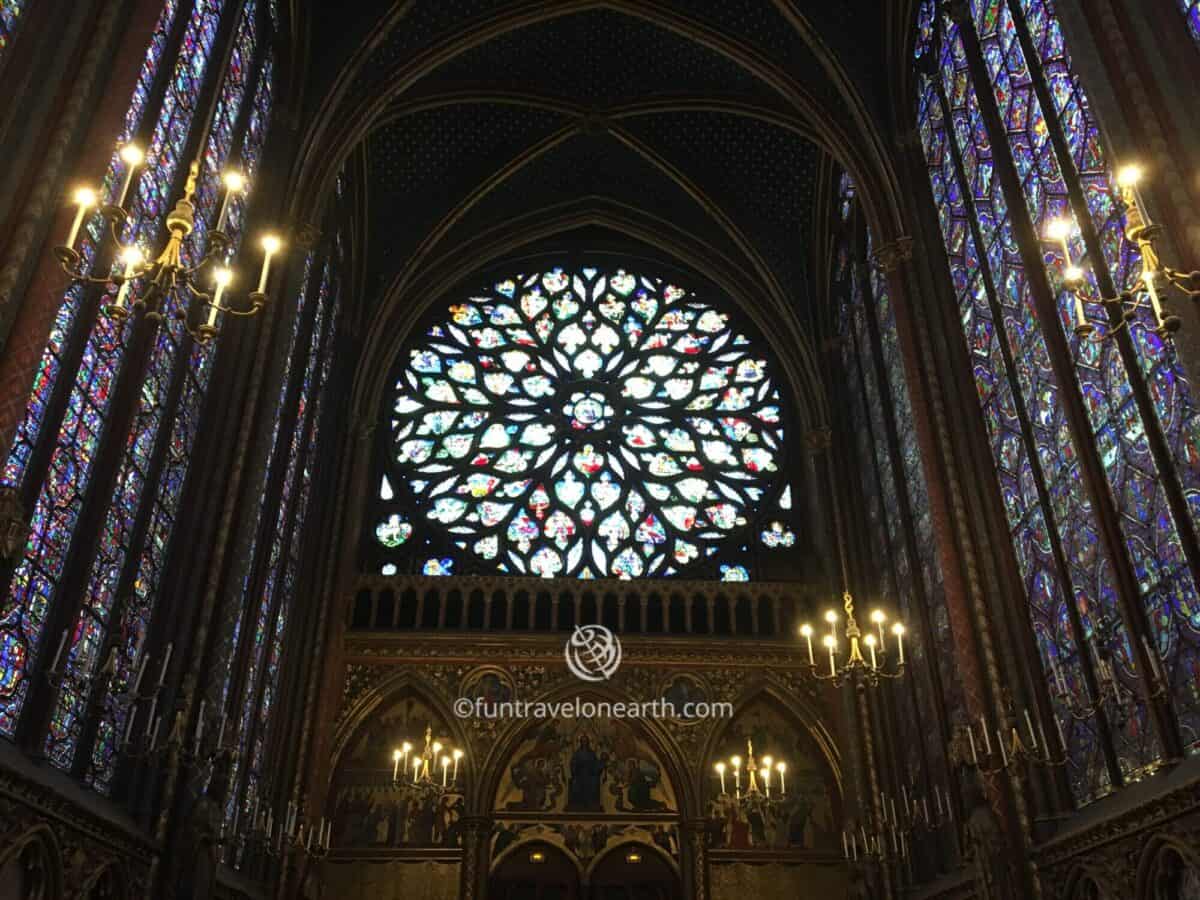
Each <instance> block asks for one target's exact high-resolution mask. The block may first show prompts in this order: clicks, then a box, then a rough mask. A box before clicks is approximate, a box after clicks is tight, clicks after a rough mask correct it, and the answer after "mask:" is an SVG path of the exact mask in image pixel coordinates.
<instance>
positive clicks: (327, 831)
mask: <svg viewBox="0 0 1200 900" xmlns="http://www.w3.org/2000/svg"><path fill="white" fill-rule="evenodd" d="M332 834H333V819H330V820H329V821H327V822H326V823H325V849H326V850H328V849H329V838H330V837H331V836H332Z"/></svg>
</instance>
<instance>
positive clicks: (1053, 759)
mask: <svg viewBox="0 0 1200 900" xmlns="http://www.w3.org/2000/svg"><path fill="white" fill-rule="evenodd" d="M1022 712H1023V719H1024V724H1025V732H1024V734H1023V733H1022V731H1021V728H1020V724H1019V722H1018V720H1017V716H1016V713H1015V712H1010V714H1009V715H1008V716H1007V717H1005V718H1004V720H1003V721H1002V723H1001V725H1000V727H998V728H997V729H996V731H995V734H994V735H993V734H992V733H991V732H990V731H989V730H988V727H987V721H986V720H985V719H984V717H983V716H980V717H979V728H980V737H979V738H978V739H977V738H976V737H975V728H974V725H972V724H970V723H968V724H967V725H966V726H965V727H964V728H961V729H958V730H957V731H956V733H955V735H954V737H953V738H952V739H951V742H950V748H949V750H950V753H949V755H950V760H951V762H952V763H953V764H957V765H962V766H968V767H971V768H975V769H977V770H978V771H979V773H980V774H981V775H995V774H997V773H999V772H1003V771H1004V770H1005V769H1007V768H1009V767H1010V766H1019V765H1020V764H1021V763H1024V762H1028V763H1030V764H1032V765H1035V766H1046V767H1049V768H1058V767H1061V766H1065V765H1066V764H1067V762H1068V761H1069V760H1068V756H1067V740H1066V736H1065V735H1064V734H1063V730H1062V723H1061V722H1060V721H1059V720H1058V717H1057V716H1055V717H1054V724H1055V729H1056V731H1057V737H1058V746H1057V747H1055V746H1053V745H1052V744H1051V743H1050V741H1049V740H1047V739H1046V730H1045V729H1044V728H1043V727H1042V723H1041V720H1040V718H1039V717H1038V716H1037V715H1036V710H1035V711H1034V714H1032V715H1031V713H1030V710H1029V709H1028V707H1027V708H1025V709H1024V710H1023V711H1022ZM1035 719H1038V724H1037V730H1036V733H1035V731H1034V724H1033V723H1034V720H1035Z"/></svg>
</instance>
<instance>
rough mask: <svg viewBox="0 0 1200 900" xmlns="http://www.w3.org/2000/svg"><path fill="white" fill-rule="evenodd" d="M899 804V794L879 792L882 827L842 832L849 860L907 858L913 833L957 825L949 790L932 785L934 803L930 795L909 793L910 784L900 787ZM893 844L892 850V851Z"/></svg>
mask: <svg viewBox="0 0 1200 900" xmlns="http://www.w3.org/2000/svg"><path fill="white" fill-rule="evenodd" d="M900 801H901V802H900V804H897V803H896V796H895V795H892V796H890V797H889V796H888V794H887V793H886V792H884V791H880V793H879V808H880V827H879V828H878V829H868V828H867V827H866V826H865V825H858V826H857V827H854V826H853V825H851V827H850V828H848V829H843V831H842V853H843V855H844V857H845V858H846V859H847V860H848V861H850V862H864V861H866V862H871V861H883V860H887V859H889V858H892V859H907V858H908V853H909V845H910V844H911V843H912V839H913V837H914V836H919V835H922V834H933V833H935V832H938V831H940V830H941V829H943V828H945V827H947V826H952V825H953V824H954V806H953V801H952V800H951V797H950V791H949V790H947V791H943V790H942V789H941V786H940V785H936V784H935V785H934V786H933V805H932V806H931V805H930V803H929V797H928V795H921V794H918V793H917V792H916V790H915V788H914V790H913V791H912V792H911V793H910V792H909V790H908V786H907V785H901V786H900ZM889 847H890V851H889Z"/></svg>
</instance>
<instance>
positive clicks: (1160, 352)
mask: <svg viewBox="0 0 1200 900" xmlns="http://www.w3.org/2000/svg"><path fill="white" fill-rule="evenodd" d="M970 6H971V11H972V14H973V16H972V21H971V22H969V23H966V24H964V26H963V27H965V28H971V29H972V34H971V35H970V36H971V37H973V38H974V39H975V40H977V41H978V46H979V53H980V57H981V58H980V60H979V64H980V65H981V66H982V68H983V70H985V71H986V72H987V73H988V78H989V84H987V85H985V86H983V88H982V90H985V91H987V92H988V95H989V96H986V97H985V99H986V100H987V101H989V102H994V104H995V106H996V107H997V110H998V113H999V117H1000V120H1001V121H1002V122H1003V123H1004V124H1005V133H1003V134H999V135H997V134H994V133H992V132H991V131H990V130H989V127H988V125H987V117H986V116H985V114H984V112H983V109H982V107H981V102H982V101H981V98H980V96H979V94H978V93H977V91H978V90H980V86H979V85H976V84H975V83H974V80H973V77H972V65H971V59H970V57H969V56H968V53H969V52H972V51H969V50H968V44H969V42H968V41H967V40H965V39H964V35H963V33H962V32H960V30H959V25H957V24H956V23H955V22H953V21H952V20H951V19H950V17H949V16H948V15H946V14H944V13H942V14H938V13H936V12H935V4H934V3H932V2H926V3H924V4H923V5H922V10H921V13H920V16H919V22H918V28H919V33H918V53H919V54H924V55H925V57H926V59H927V60H929V61H930V62H931V65H927V66H921V67H919V69H920V72H919V74H918V84H919V90H918V98H917V116H918V120H919V125H920V130H921V140H922V145H923V148H924V151H925V157H926V161H927V163H928V173H929V178H930V184H931V186H932V189H933V199H934V201H935V204H936V205H937V208H938V211H939V217H940V222H941V229H942V234H943V238H944V241H945V246H946V251H947V256H948V258H949V262H950V270H951V276H952V281H953V284H954V287H955V291H956V294H957V297H958V303H959V311H960V318H961V321H962V322H963V328H964V337H965V338H966V340H967V345H968V350H969V352H970V354H971V359H972V364H973V367H974V372H975V382H976V389H977V393H978V395H979V402H980V405H981V408H982V411H983V414H984V421H985V424H986V426H987V430H988V434H989V437H990V440H991V443H992V447H993V454H994V459H995V463H996V472H997V477H998V478H999V481H1000V489H1001V494H1002V497H1003V499H1004V508H1005V511H1006V513H1007V516H1008V521H1009V526H1010V528H1011V531H1012V538H1013V545H1014V548H1015V550H1016V557H1017V562H1018V565H1019V567H1020V569H1021V572H1022V575H1023V577H1024V580H1025V586H1026V592H1027V596H1028V599H1029V604H1030V606H1029V608H1030V618H1031V622H1032V625H1033V630H1034V634H1035V637H1036V641H1037V644H1038V647H1039V649H1040V651H1041V653H1042V657H1043V665H1044V668H1045V671H1046V675H1047V677H1048V678H1049V679H1050V682H1051V691H1050V693H1051V696H1052V698H1053V703H1054V706H1055V709H1054V713H1055V715H1056V717H1057V718H1058V719H1059V721H1060V723H1061V724H1062V726H1063V729H1064V731H1065V734H1066V738H1067V743H1068V752H1069V755H1070V758H1071V760H1072V762H1073V764H1072V765H1071V766H1070V767H1069V768H1068V773H1069V775H1070V777H1071V781H1072V786H1073V789H1074V792H1075V795H1076V797H1077V798H1078V799H1079V800H1081V801H1086V800H1090V799H1094V798H1096V797H1098V796H1101V795H1102V794H1104V793H1106V792H1107V791H1108V790H1110V789H1111V780H1110V776H1109V772H1108V768H1107V766H1106V765H1105V763H1104V754H1103V753H1102V748H1101V745H1100V737H1099V734H1100V731H1099V728H1098V725H1097V722H1096V718H1095V715H1094V714H1091V713H1088V714H1085V715H1072V714H1071V710H1070V709H1068V707H1067V698H1069V697H1075V698H1085V697H1086V696H1087V690H1086V688H1085V686H1084V684H1085V682H1084V671H1083V670H1084V667H1085V666H1086V665H1088V664H1089V662H1090V659H1089V657H1094V656H1095V654H1096V653H1097V651H1100V652H1102V653H1103V654H1104V655H1105V656H1106V657H1107V656H1109V655H1111V657H1112V659H1113V660H1114V662H1113V667H1114V669H1115V670H1116V672H1117V677H1118V678H1119V679H1120V680H1121V682H1122V683H1123V684H1124V685H1125V686H1126V687H1127V688H1130V689H1131V690H1132V692H1133V695H1134V697H1133V698H1132V699H1131V700H1130V702H1128V703H1122V704H1114V703H1112V702H1110V703H1109V704H1108V708H1107V709H1106V710H1105V714H1106V716H1107V717H1108V719H1109V724H1110V725H1111V728H1112V731H1113V734H1114V738H1115V741H1116V745H1117V746H1116V747H1115V756H1116V758H1118V759H1119V760H1120V766H1121V768H1122V770H1123V772H1124V773H1125V774H1132V773H1133V772H1136V771H1137V770H1139V769H1141V768H1144V767H1146V766H1148V765H1151V764H1153V763H1154V761H1155V760H1156V759H1157V758H1158V756H1159V754H1160V753H1161V748H1160V746H1159V744H1158V741H1157V738H1156V735H1155V733H1154V731H1153V728H1152V727H1151V723H1150V722H1149V719H1148V716H1147V710H1146V708H1145V705H1144V703H1143V702H1142V701H1141V700H1140V699H1139V698H1138V695H1139V689H1138V687H1137V684H1136V681H1137V677H1138V676H1137V673H1136V672H1135V671H1134V668H1133V663H1132V645H1131V643H1130V638H1129V635H1128V634H1127V632H1126V631H1125V626H1124V622H1123V620H1122V617H1121V612H1120V608H1119V600H1118V596H1117V591H1116V586H1115V584H1114V578H1113V574H1112V567H1111V564H1110V561H1109V560H1108V559H1106V558H1105V554H1104V552H1103V549H1102V547H1103V545H1102V541H1101V536H1100V534H1099V532H1098V527H1099V526H1098V523H1097V522H1096V515H1095V512H1094V510H1093V508H1092V504H1091V501H1090V500H1089V497H1088V494H1087V492H1086V491H1085V490H1084V489H1083V483H1084V482H1083V478H1082V474H1081V471H1080V463H1079V459H1080V455H1081V454H1082V453H1092V452H1095V453H1097V455H1098V457H1099V460H1100V462H1101V465H1102V466H1103V469H1104V471H1105V474H1106V475H1107V476H1108V479H1109V483H1110V488H1111V491H1112V497H1113V500H1114V501H1115V503H1116V505H1117V508H1118V511H1119V513H1120V518H1121V526H1122V529H1123V530H1124V532H1125V538H1126V549H1127V552H1128V553H1129V556H1130V558H1131V560H1132V561H1133V565H1134V568H1135V570H1136V572H1137V573H1138V578H1139V582H1140V585H1141V588H1142V596H1141V597H1140V598H1129V599H1130V600H1132V601H1133V602H1135V603H1141V604H1143V605H1144V607H1145V608H1146V610H1147V612H1148V613H1149V614H1150V617H1151V618H1154V617H1156V616H1162V613H1163V611H1164V610H1166V609H1169V608H1170V607H1171V605H1172V604H1173V603H1177V604H1180V605H1182V606H1183V607H1184V608H1187V606H1188V604H1189V603H1191V608H1192V609H1194V608H1195V605H1194V599H1189V598H1194V597H1195V590H1194V586H1193V585H1192V583H1191V578H1190V575H1189V573H1188V570H1187V566H1186V562H1185V561H1184V560H1183V558H1182V553H1181V552H1180V551H1179V549H1178V548H1179V538H1178V534H1177V532H1176V528H1175V523H1174V522H1173V521H1172V519H1171V517H1170V512H1169V510H1168V509H1167V507H1166V503H1165V499H1164V496H1163V488H1162V482H1161V476H1160V473H1159V472H1158V471H1157V470H1156V467H1155V464H1154V461H1153V459H1152V458H1151V456H1150V453H1149V448H1148V444H1147V439H1146V436H1145V433H1144V428H1143V425H1142V422H1141V420H1140V419H1139V416H1138V410H1137V408H1136V405H1135V402H1134V399H1133V397H1132V392H1131V388H1130V385H1129V381H1128V378H1127V374H1126V372H1125V371H1124V369H1123V367H1122V363H1121V359H1120V355H1119V352H1118V349H1117V348H1116V347H1115V346H1114V345H1113V344H1112V343H1111V342H1110V343H1106V344H1103V345H1096V344H1090V343H1087V342H1083V341H1080V340H1078V339H1077V338H1076V337H1075V335H1074V331H1073V324H1074V322H1073V319H1072V313H1073V306H1072V303H1073V299H1072V297H1071V296H1070V295H1069V294H1068V293H1067V292H1065V291H1064V292H1062V293H1061V294H1060V296H1059V297H1058V305H1059V309H1060V311H1061V316H1060V321H1058V322H1049V323H1046V322H1040V321H1039V320H1038V318H1037V315H1036V310H1035V307H1034V300H1033V296H1032V288H1031V286H1030V284H1029V281H1028V278H1029V273H1030V267H1031V266H1033V267H1036V266H1043V265H1046V264H1047V263H1054V264H1061V262H1062V260H1061V259H1059V258H1056V256H1055V254H1053V253H1050V254H1047V255H1046V258H1045V259H1040V258H1036V257H1035V258H1032V259H1031V258H1027V257H1026V256H1025V255H1023V254H1022V252H1021V250H1020V248H1019V246H1018V244H1017V241H1016V238H1015V237H1014V229H1016V228H1019V227H1022V223H1023V222H1027V223H1028V224H1029V226H1031V227H1032V228H1034V229H1036V230H1037V231H1038V232H1039V233H1040V232H1041V231H1042V230H1043V229H1044V227H1045V225H1046V223H1047V222H1048V221H1049V220H1050V219H1051V218H1053V217H1056V216H1064V215H1066V216H1070V215H1071V208H1070V201H1069V195H1068V187H1067V183H1066V179H1067V178H1068V177H1075V178H1078V179H1079V183H1080V185H1081V188H1082V191H1083V193H1084V196H1085V197H1086V199H1087V206H1088V213H1089V214H1090V215H1091V217H1092V218H1093V220H1094V222H1095V226H1096V229H1097V231H1098V232H1099V233H1100V235H1101V242H1102V245H1103V250H1104V259H1103V260H1101V261H1099V262H1098V263H1097V265H1106V264H1107V265H1108V266H1109V267H1110V270H1111V271H1112V274H1113V277H1114V279H1115V280H1116V281H1117V283H1118V285H1126V286H1127V285H1130V284H1131V283H1132V280H1133V278H1134V277H1136V262H1137V260H1136V250H1135V248H1132V247H1130V246H1129V245H1128V244H1127V243H1126V242H1125V241H1124V239H1123V234H1122V231H1123V221H1122V216H1121V210H1120V209H1119V206H1118V204H1117V203H1116V201H1115V199H1114V197H1113V192H1112V190H1111V187H1110V184H1109V177H1108V172H1107V168H1106V165H1105V161H1104V154H1103V149H1102V147H1101V145H1100V139H1099V129H1098V127H1097V126H1096V123H1095V121H1094V118H1093V115H1092V113H1091V111H1090V108H1089V106H1088V104H1087V101H1086V98H1085V96H1084V95H1083V91H1082V88H1081V86H1080V85H1079V83H1078V79H1077V78H1075V77H1074V75H1073V73H1072V71H1071V69H1070V65H1069V59H1068V57H1067V54H1066V48H1065V46H1064V44H1063V40H1062V33H1061V29H1060V26H1059V23H1058V20H1057V17H1056V16H1055V13H1054V8H1053V5H1052V4H1051V3H1049V2H1037V0H973V2H972V3H971V5H970ZM1030 47H1036V48H1038V50H1037V53H1036V55H1027V51H1028V49H1029V48H1030ZM1039 78H1041V79H1043V81H1044V83H1045V84H1046V85H1047V90H1048V92H1049V96H1050V97H1051V98H1052V100H1053V107H1052V108H1050V109H1048V110H1047V109H1043V107H1042V104H1041V102H1040V99H1039V92H1038V90H1037V79H1039ZM1059 130H1060V131H1059ZM1059 133H1060V134H1062V136H1063V142H1062V144H1063V146H1065V147H1066V148H1067V149H1068V150H1069V157H1067V158H1060V156H1059V155H1058V152H1057V147H1056V142H1055V140H1054V139H1053V138H1054V136H1055V134H1059ZM997 153H1002V154H1005V155H1008V156H1009V157H1010V158H1011V160H1012V162H1013V164H1014V167H1015V169H1016V171H1017V175H1018V179H1019V181H1020V196H1009V194H1008V193H1007V192H1006V191H1005V190H1004V189H1003V186H1002V181H1001V178H1000V176H999V175H998V174H997V173H996V165H997V163H996V159H995V154H997ZM1075 251H1076V253H1077V254H1078V253H1080V252H1081V251H1082V245H1081V244H1079V245H1078V246H1077V247H1076V248H1075ZM1038 277H1041V276H1040V273H1039V275H1038ZM1093 288H1094V278H1093ZM1091 314H1092V316H1093V318H1094V319H1097V320H1101V319H1102V318H1103V311H1102V310H1099V309H1095V310H1091ZM1043 327H1054V328H1062V329H1063V330H1064V336H1065V337H1066V338H1067V340H1068V343H1069V345H1070V347H1071V351H1072V356H1073V358H1074V363H1075V374H1076V378H1075V379H1072V381H1071V383H1068V384H1062V383H1060V382H1059V379H1058V378H1057V376H1056V373H1055V370H1054V369H1053V367H1052V365H1051V362H1050V356H1049V350H1048V348H1047V346H1046V342H1045V339H1044V333H1043V331H1042V328H1043ZM1133 331H1134V333H1135V335H1136V337H1137V344H1138V352H1139V355H1140V357H1141V363H1142V365H1143V368H1144V370H1145V372H1146V374H1147V376H1148V378H1149V379H1151V381H1152V384H1153V385H1154V387H1153V388H1152V393H1153V394H1154V395H1155V396H1154V399H1155V405H1156V407H1157V411H1158V413H1159V416H1160V418H1161V422H1162V425H1163V430H1164V432H1166V435H1167V438H1168V442H1169V443H1170V445H1171V447H1172V449H1173V451H1174V452H1175V454H1176V463H1177V464H1176V466H1175V467H1174V471H1173V472H1172V475H1173V476H1175V477H1178V478H1179V479H1180V481H1181V482H1182V484H1183V486H1184V489H1185V490H1186V491H1187V493H1188V495H1189V496H1190V497H1193V498H1194V495H1195V490H1194V487H1193V484H1194V480H1195V477H1196V476H1195V471H1194V465H1195V461H1194V459H1192V458H1191V457H1190V456H1189V454H1188V452H1187V449H1186V448H1187V445H1188V442H1189V436H1190V435H1192V434H1193V428H1194V426H1193V424H1192V423H1193V420H1194V412H1193V409H1192V403H1191V399H1190V389H1189V386H1188V385H1187V384H1186V382H1185V381H1184V380H1183V376H1182V371H1181V370H1180V369H1179V367H1178V364H1177V362H1176V361H1175V358H1174V351H1173V348H1172V347H1170V346H1169V345H1167V344H1164V343H1163V342H1162V341H1161V340H1159V339H1157V338H1156V337H1155V336H1154V335H1153V334H1152V333H1150V332H1149V331H1148V330H1147V328H1146V326H1145V322H1144V321H1139V322H1136V323H1135V324H1134V326H1133ZM1064 390H1067V391H1079V392H1080V394H1081V396H1082V398H1083V400H1084V406H1085V409H1086V411H1087V413H1088V415H1089V417H1090V419H1091V425H1092V434H1090V435H1087V436H1086V439H1087V440H1089V441H1094V442H1095V446H1094V448H1093V447H1092V446H1090V445H1087V444H1081V443H1079V442H1077V439H1075V438H1073V437H1072V432H1071V429H1070V426H1069V424H1068V422H1067V420H1066V417H1065V413H1064V411H1063V405H1062V402H1061V401H1060V399H1059V396H1060V393H1061V392H1062V391H1064ZM1191 440H1192V442H1193V443H1194V438H1191ZM1193 503H1194V499H1193ZM1163 618H1166V619H1167V620H1168V621H1169V620H1170V615H1169V614H1168V615H1166V616H1163ZM1185 620H1186V616H1182V617H1177V619H1176V621H1175V623H1174V626H1175V628H1179V627H1182V626H1183V625H1184V622H1185ZM1156 632H1157V634H1158V635H1160V636H1159V637H1158V638H1157V639H1158V640H1159V641H1160V645H1161V646H1162V647H1163V649H1164V650H1165V648H1166V641H1165V639H1164V637H1162V635H1163V631H1162V628H1161V626H1156ZM1176 633H1178V632H1176ZM1178 694H1179V692H1178V691H1177V696H1178ZM1118 707H1119V708H1118ZM1076 712H1078V709H1076Z"/></svg>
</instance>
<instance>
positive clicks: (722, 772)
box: [717, 766, 725, 794]
mask: <svg viewBox="0 0 1200 900" xmlns="http://www.w3.org/2000/svg"><path fill="white" fill-rule="evenodd" d="M717 777H718V778H720V779H721V793H722V794H724V793H725V767H724V766H721V767H719V768H718V769H717Z"/></svg>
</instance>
